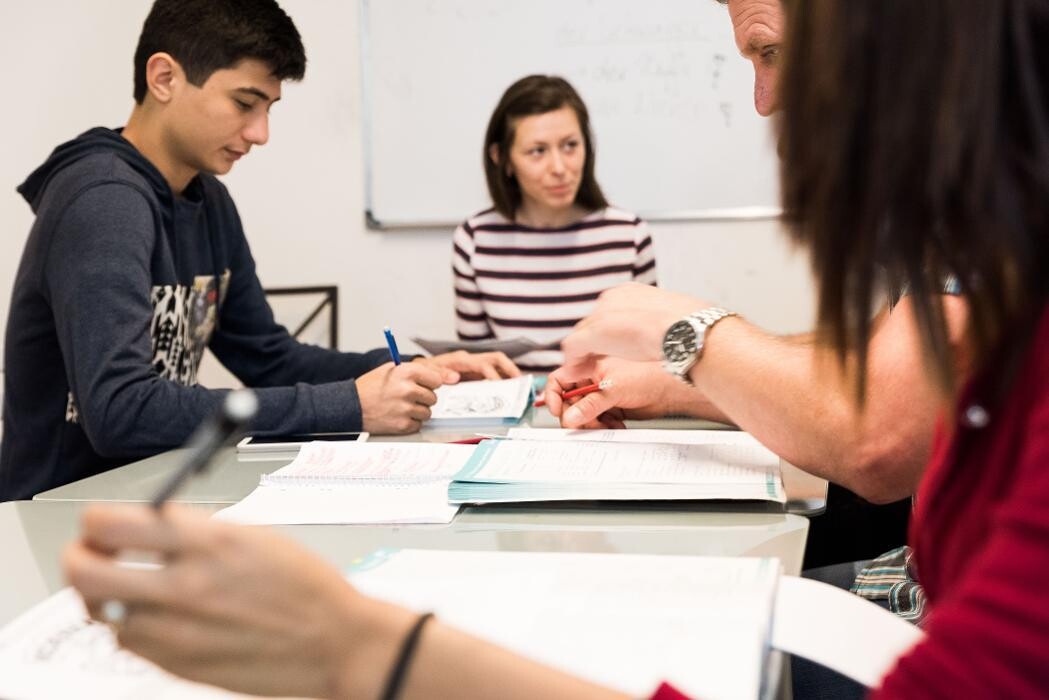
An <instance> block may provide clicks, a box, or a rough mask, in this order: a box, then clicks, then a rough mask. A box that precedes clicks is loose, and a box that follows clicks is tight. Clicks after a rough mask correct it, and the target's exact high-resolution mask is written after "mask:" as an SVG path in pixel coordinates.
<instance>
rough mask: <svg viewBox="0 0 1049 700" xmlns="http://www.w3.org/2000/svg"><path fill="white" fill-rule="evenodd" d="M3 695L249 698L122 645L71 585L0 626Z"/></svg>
mask: <svg viewBox="0 0 1049 700" xmlns="http://www.w3.org/2000/svg"><path fill="white" fill-rule="evenodd" d="M0 697H3V698H6V699H7V700H36V699H38V698H39V699H44V698H107V699H109V698H113V699H116V700H123V699H125V698H126V699H127V700H140V699H141V698H149V699H150V700H183V699H186V700H218V699H219V698H246V697H248V696H246V695H239V694H236V693H230V692H228V691H225V690H220V689H218V688H214V687H211V686H206V685H200V684H197V683H191V682H189V681H185V680H182V679H180V678H176V677H175V676H172V675H171V674H169V673H167V672H166V671H163V670H161V669H160V668H158V667H157V666H155V665H153V664H152V663H150V662H149V661H146V660H145V659H143V658H142V657H140V656H136V655H134V654H132V653H130V652H128V651H125V650H123V649H121V648H119V647H118V646H117V643H116V639H115V637H114V636H113V632H112V631H111V630H110V629H109V627H107V626H106V625H103V624H100V623H97V622H92V621H90V620H89V619H88V617H87V612H86V611H85V610H84V604H83V602H82V601H81V599H80V596H78V595H77V594H76V592H75V591H73V589H71V588H65V589H63V590H61V591H59V592H58V593H55V594H54V595H53V596H51V597H50V598H48V599H47V600H45V601H43V602H41V603H39V604H37V605H36V606H34V607H32V608H30V609H29V610H28V611H26V612H25V613H23V614H22V615H21V616H19V617H18V618H16V619H15V620H13V621H12V622H11V623H10V624H9V625H7V626H6V627H4V628H3V629H2V630H0Z"/></svg>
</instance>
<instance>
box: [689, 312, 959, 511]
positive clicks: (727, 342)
mask: <svg viewBox="0 0 1049 700" xmlns="http://www.w3.org/2000/svg"><path fill="white" fill-rule="evenodd" d="M894 330H895V331H898V332H897V333H895V335H896V336H898V335H906V333H903V332H902V331H903V330H904V329H894ZM899 339H900V338H898V337H895V336H894V337H893V338H892V339H891V340H892V342H896V341H898V340H899ZM920 357H921V354H920V347H899V346H898V345H897V347H890V346H888V345H887V344H885V343H880V342H879V343H874V342H872V346H871V362H869V363H868V367H869V371H868V392H867V397H866V402H865V405H864V407H863V408H862V409H861V408H859V407H858V406H857V404H856V401H855V393H854V392H855V384H854V379H853V378H852V377H851V376H845V373H844V372H843V371H842V369H841V367H840V365H839V364H838V362H837V359H836V358H835V357H834V356H833V355H832V354H831V353H828V352H819V351H817V349H816V346H815V345H814V343H813V342H812V337H811V336H797V337H793V338H780V337H776V336H771V335H768V334H766V333H764V332H762V331H761V330H759V329H757V328H755V327H754V326H751V325H750V324H748V323H746V322H745V321H743V320H741V319H738V318H729V319H725V320H724V321H722V322H720V323H718V324H717V325H716V326H715V327H714V328H713V329H712V330H711V332H710V335H709V336H708V339H707V344H706V347H705V350H704V353H703V357H702V359H701V360H700V362H699V363H698V364H697V365H696V367H695V368H694V369H693V371H692V373H691V377H692V379H693V381H694V382H695V383H696V388H697V389H698V393H701V394H703V395H704V396H705V397H706V398H707V399H708V400H709V401H711V402H712V403H713V404H715V405H716V406H717V407H718V408H719V409H720V411H721V412H722V413H724V414H725V415H726V416H728V418H729V419H730V420H731V421H732V422H733V423H735V424H737V425H739V426H740V427H741V428H742V429H744V430H746V431H748V432H750V433H752V434H753V435H754V436H755V437H757V438H758V439H759V440H761V442H762V443H764V444H765V445H766V446H767V447H768V448H769V449H771V450H773V451H774V452H776V453H777V454H779V455H780V456H781V457H783V459H785V460H787V461H789V462H791V463H793V464H795V465H797V466H799V467H801V468H803V469H805V470H807V471H810V472H812V473H813V474H816V475H818V476H822V477H824V478H826V479H829V480H831V481H834V482H836V483H839V484H842V485H844V486H846V487H848V488H850V489H852V490H854V491H856V492H857V493H859V494H860V495H862V496H865V497H866V498H868V499H871V500H875V501H891V500H896V499H898V498H903V497H906V496H907V495H909V494H911V493H913V490H914V488H915V486H916V484H917V481H918V479H919V477H920V475H921V471H922V468H923V466H924V464H925V461H926V459H927V457H928V451H929V445H930V442H931V436H932V429H933V424H934V421H935V417H936V413H937V410H938V408H939V398H938V396H937V394H936V391H935V388H934V387H932V386H930V385H929V384H928V381H927V379H926V378H925V376H924V373H923V372H922V368H921V365H920V362H921V361H920ZM711 417H713V416H711Z"/></svg>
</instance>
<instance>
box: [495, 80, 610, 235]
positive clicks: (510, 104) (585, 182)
mask: <svg viewBox="0 0 1049 700" xmlns="http://www.w3.org/2000/svg"><path fill="white" fill-rule="evenodd" d="M562 107H571V108H572V111H573V112H575V115H576V119H578V120H579V130H580V131H581V132H582V134H583V142H584V145H585V147H586V162H585V163H584V164H583V178H582V182H580V183H579V191H578V192H577V193H576V198H575V201H576V204H579V205H581V206H583V207H585V208H587V209H592V210H597V209H603V208H604V207H607V206H608V201H607V200H606V199H605V195H604V193H602V192H601V187H600V185H598V184H597V178H596V177H594V159H595V157H596V153H595V151H594V135H593V134H592V133H591V131H590V114H589V113H588V112H587V110H586V105H585V104H583V99H582V98H581V97H580V96H579V93H577V92H576V91H575V88H573V87H572V86H571V85H570V84H569V82H568V81H567V80H565V79H564V78H559V77H557V76H552V75H529V76H528V77H525V78H521V79H520V80H518V81H517V82H515V83H514V84H513V85H511V86H510V87H508V88H507V89H506V92H504V93H503V96H502V98H501V99H500V100H499V104H498V105H496V108H495V111H494V112H492V116H491V118H490V119H489V120H488V130H487V132H486V133H485V137H484V153H483V154H482V157H483V158H484V175H485V179H486V180H487V181H488V194H489V195H490V196H491V198H492V205H493V206H494V207H495V208H496V210H497V211H498V212H499V213H500V214H502V215H503V216H505V217H506V218H507V219H510V220H513V218H514V216H515V214H516V213H517V210H518V208H519V207H520V206H521V186H520V185H519V184H518V182H517V178H515V177H513V176H512V175H508V174H507V172H506V163H507V162H508V161H509V159H510V147H511V146H513V143H514V130H515V127H516V126H517V120H518V119H520V118H521V117H527V116H532V115H535V114H546V113H547V112H553V111H556V110H558V109H561V108H562ZM493 145H494V146H495V148H496V149H497V151H498V153H499V162H498V163H497V162H495V161H494V160H493V159H492V157H491V150H492V146H493Z"/></svg>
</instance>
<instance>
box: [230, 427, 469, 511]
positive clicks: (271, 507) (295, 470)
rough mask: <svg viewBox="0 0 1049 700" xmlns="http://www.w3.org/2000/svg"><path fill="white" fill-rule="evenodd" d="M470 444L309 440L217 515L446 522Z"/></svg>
mask: <svg viewBox="0 0 1049 700" xmlns="http://www.w3.org/2000/svg"><path fill="white" fill-rule="evenodd" d="M473 449H474V448H473V446H472V445H448V444H434V443H381V442H366V443H332V442H311V443H308V444H306V445H304V446H303V447H302V449H301V450H300V451H299V454H298V456H297V457H296V458H295V461H294V462H292V463H291V464H289V465H288V466H286V467H282V468H280V469H278V470H277V471H275V472H273V473H272V474H264V475H263V476H262V478H261V480H260V482H259V485H258V487H257V488H256V489H255V490H254V491H252V492H251V493H250V494H249V495H248V496H247V497H246V498H245V499H244V500H242V501H240V502H239V503H236V504H234V505H232V506H230V507H229V508H225V509H223V510H220V511H219V512H218V513H216V514H215V517H216V518H219V519H221V520H229V521H231V522H238V523H243V524H248V525H315V524H316V525H321V524H328V525H334V524H380V523H449V522H451V521H452V518H454V517H455V514H456V513H457V512H458V510H459V506H457V505H449V504H448V485H449V483H451V480H452V477H454V476H455V474H456V473H458V472H459V471H461V470H462V468H463V467H464V466H465V465H466V462H467V460H468V459H469V458H470V455H471V454H473Z"/></svg>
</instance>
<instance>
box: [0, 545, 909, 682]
mask: <svg viewBox="0 0 1049 700" xmlns="http://www.w3.org/2000/svg"><path fill="white" fill-rule="evenodd" d="M778 572H779V565H778V562H777V561H776V560H775V559H748V558H708V557H688V556H662V555H644V554H638V555H631V554H581V553H538V552H469V551H420V550H403V551H380V552H376V553H374V554H372V555H370V556H368V557H365V558H364V559H362V560H361V561H360V562H359V564H358V565H357V566H355V567H354V569H353V570H352V571H351V572H350V574H349V579H350V581H351V582H352V583H353V584H354V585H355V586H356V587H357V588H358V589H360V590H361V591H363V592H364V593H366V594H369V595H373V596H375V597H378V598H383V599H386V600H390V601H392V602H395V603H399V604H401V605H405V606H407V607H410V608H414V609H416V610H433V611H435V612H436V613H437V615H438V617H440V618H441V619H443V620H444V621H446V622H448V623H449V624H452V625H454V626H456V627H459V628H461V629H464V630H466V631H468V632H470V633H472V634H474V635H476V636H478V637H481V638H484V639H488V640H490V641H492V642H495V643H497V644H501V645H503V646H506V647H508V648H510V649H511V650H513V651H515V652H517V653H520V654H523V655H525V656H528V657H531V658H533V659H536V660H538V661H540V662H543V663H546V664H549V665H551V666H554V667H556V668H560V669H563V670H565V671H568V672H570V673H573V674H577V675H580V676H583V677H585V678H588V679H590V680H593V681H595V682H597V683H600V684H603V685H606V686H609V687H612V688H615V689H618V690H621V691H624V692H626V693H629V694H631V695H632V696H634V697H643V696H645V695H647V694H649V693H651V692H652V691H653V690H654V689H655V687H656V686H657V685H658V683H660V682H662V681H667V682H670V683H672V684H673V685H675V686H676V687H677V688H678V689H680V690H681V691H683V692H686V693H688V694H689V695H691V696H692V697H702V698H708V699H710V700H716V699H719V698H757V697H759V696H769V695H770V692H769V684H768V683H767V682H766V679H767V677H768V675H769V674H768V673H767V672H766V671H767V670H768V667H767V666H766V663H765V662H766V660H767V659H768V658H769V654H768V652H769V650H770V648H771V649H782V650H784V651H789V652H791V653H796V654H798V655H800V656H805V657H807V658H812V659H814V660H816V661H819V662H820V663H823V664H825V665H827V666H829V667H830V668H833V669H834V670H836V671H839V672H841V673H843V674H845V675H847V676H849V677H850V678H853V679H855V680H858V681H859V682H861V683H864V684H866V685H872V684H874V683H876V682H877V681H878V679H880V678H881V677H882V675H883V674H884V673H885V672H886V671H887V670H888V669H889V668H891V666H892V664H893V663H894V660H895V659H896V658H897V657H898V656H899V655H900V654H901V653H903V652H904V651H906V650H907V649H909V648H910V647H911V646H913V645H914V644H915V643H917V642H918V641H920V640H921V639H922V637H923V635H924V633H923V632H922V631H921V630H920V629H919V628H917V627H915V626H913V625H911V624H909V623H907V622H904V621H903V620H901V619H899V618H898V617H896V616H895V615H893V614H892V613H889V612H888V611H886V610H883V609H881V608H879V607H878V606H877V605H874V604H873V603H870V602H869V601H866V600H864V599H862V598H860V597H858V596H854V595H850V594H848V593H846V592H844V591H841V590H839V589H834V588H831V587H830V586H827V585H826V584H822V583H819V582H816V581H809V580H807V579H796V578H792V577H780V576H779V573H778ZM857 630H863V633H862V634H858V633H857ZM771 680H773V681H775V680H776V678H775V676H774V677H773V678H772V679H771ZM763 686H764V687H763ZM0 697H3V698H5V699H7V700H36V699H38V698H39V699H45V698H46V699H50V698H65V697H104V698H115V699H118V700H122V699H124V698H128V699H130V698H135V699H136V700H137V699H138V698H143V697H148V698H150V699H151V700H169V699H174V698H180V699H181V698H186V699H189V700H215V699H217V698H240V697H244V696H240V695H234V694H232V693H227V692H224V691H220V690H217V689H214V688H210V687H208V686H203V685H198V684H195V683H189V682H187V681H183V680H180V679H176V678H175V677H173V676H171V675H169V674H167V673H166V672H164V671H162V670H160V669H159V668H157V667H156V666H154V665H152V664H151V663H149V662H148V661H145V660H143V659H141V658H140V657H138V656H135V655H134V654H131V653H129V652H127V651H124V650H121V649H119V648H118V647H117V646H116V643H115V640H114V638H113V635H112V633H111V631H110V629H109V628H108V627H107V626H105V625H101V624H98V623H94V622H90V621H87V619H86V616H85V611H84V607H83V604H82V603H81V602H80V599H79V597H78V596H77V595H76V594H75V593H74V592H73V591H72V590H71V589H68V588H67V589H64V590H62V591H59V592H58V593H56V594H54V595H52V596H51V597H50V598H48V599H47V600H45V601H43V602H41V603H39V604H38V605H36V606H34V607H33V608H31V609H30V610H28V611H26V612H25V613H23V614H22V615H21V616H20V617H18V618H17V619H15V620H14V621H13V622H11V623H10V624H9V625H7V626H6V627H4V628H3V629H2V630H0Z"/></svg>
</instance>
